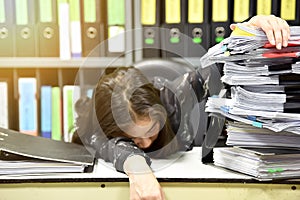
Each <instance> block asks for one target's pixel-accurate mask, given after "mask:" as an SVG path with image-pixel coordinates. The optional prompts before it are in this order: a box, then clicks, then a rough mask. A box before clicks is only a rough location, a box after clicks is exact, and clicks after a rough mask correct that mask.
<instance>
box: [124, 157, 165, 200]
mask: <svg viewBox="0 0 300 200" xmlns="http://www.w3.org/2000/svg"><path fill="white" fill-rule="evenodd" d="M123 167H124V171H125V173H126V174H127V175H128V177H129V183H130V199H131V200H142V199H143V200H144V199H145V200H152V199H153V200H164V199H165V197H164V193H163V191H162V188H161V186H160V185H159V183H158V181H157V179H156V177H155V176H154V174H153V172H152V170H151V168H150V167H149V166H148V164H147V162H146V160H145V158H144V157H142V156H139V155H133V156H130V157H128V158H127V159H126V160H125V162H124V166H123Z"/></svg>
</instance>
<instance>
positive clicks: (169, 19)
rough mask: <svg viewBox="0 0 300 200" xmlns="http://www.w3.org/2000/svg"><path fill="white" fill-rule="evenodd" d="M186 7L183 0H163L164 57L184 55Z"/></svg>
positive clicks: (162, 37)
mask: <svg viewBox="0 0 300 200" xmlns="http://www.w3.org/2000/svg"><path fill="white" fill-rule="evenodd" d="M184 7H185V3H184V1H183V0H163V6H162V11H163V12H162V16H163V19H164V21H163V24H162V27H163V29H162V31H161V42H162V57H183V56H184V32H185V31H184V22H185V16H184V14H183V13H185V9H184Z"/></svg>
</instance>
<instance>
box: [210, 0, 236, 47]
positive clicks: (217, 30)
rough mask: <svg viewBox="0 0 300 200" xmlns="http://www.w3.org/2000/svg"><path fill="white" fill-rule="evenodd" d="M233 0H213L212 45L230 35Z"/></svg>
mask: <svg viewBox="0 0 300 200" xmlns="http://www.w3.org/2000/svg"><path fill="white" fill-rule="evenodd" d="M231 3H232V1H231V0H212V17H211V36H212V38H211V46H214V45H215V44H217V43H220V42H221V41H222V40H223V39H224V38H226V37H229V35H230V33H231V30H230V27H229V26H230V23H231V21H230V19H231V15H232V5H231Z"/></svg>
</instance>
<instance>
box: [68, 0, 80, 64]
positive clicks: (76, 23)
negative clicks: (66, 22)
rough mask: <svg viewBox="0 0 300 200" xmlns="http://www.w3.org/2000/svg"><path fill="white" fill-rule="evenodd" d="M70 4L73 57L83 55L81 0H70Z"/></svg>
mask: <svg viewBox="0 0 300 200" xmlns="http://www.w3.org/2000/svg"><path fill="white" fill-rule="evenodd" d="M69 4H70V34H71V36H70V37H71V38H70V39H71V56H72V58H80V57H81V55H82V46H81V24H80V0H69Z"/></svg>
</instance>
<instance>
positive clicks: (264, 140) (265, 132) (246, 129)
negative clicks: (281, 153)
mask: <svg viewBox="0 0 300 200" xmlns="http://www.w3.org/2000/svg"><path fill="white" fill-rule="evenodd" d="M226 132H227V136H228V137H227V140H226V144H227V145H229V146H244V147H245V146H246V147H258V146H261V147H279V148H299V149H300V137H299V135H296V134H293V133H290V132H286V131H280V132H275V131H271V130H269V129H266V128H258V127H255V126H252V125H249V124H245V123H241V122H236V121H235V122H231V121H228V123H227V125H226Z"/></svg>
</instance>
